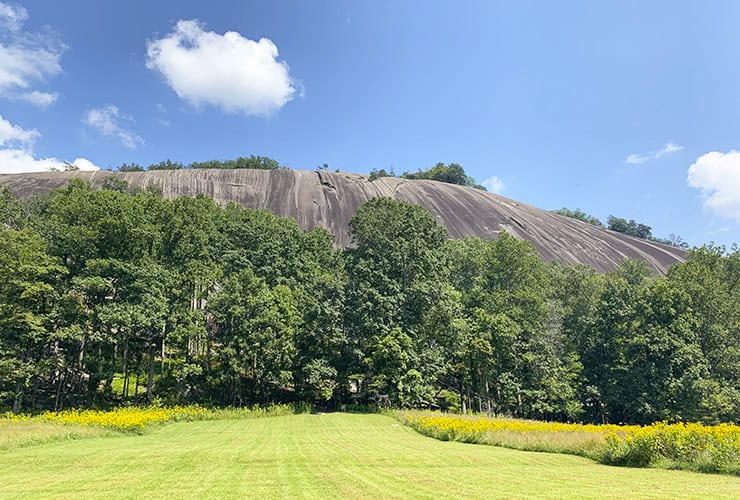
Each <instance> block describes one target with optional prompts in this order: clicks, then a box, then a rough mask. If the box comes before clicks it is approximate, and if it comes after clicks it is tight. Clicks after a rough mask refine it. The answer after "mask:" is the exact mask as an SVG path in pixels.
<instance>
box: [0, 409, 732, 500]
mask: <svg viewBox="0 0 740 500" xmlns="http://www.w3.org/2000/svg"><path fill="white" fill-rule="evenodd" d="M206 413H207V412H206ZM285 413H289V414H285ZM268 414H270V413H264V414H262V415H257V414H252V415H251V416H253V417H258V416H263V415H268ZM271 414H274V415H278V416H272V417H270V418H239V415H238V412H233V411H231V412H229V413H226V414H225V415H221V416H219V415H214V414H211V415H208V414H205V415H200V416H196V417H192V419H191V420H189V421H188V419H189V418H191V417H183V418H184V420H183V419H180V417H177V418H175V417H173V418H171V419H168V420H167V421H165V422H151V423H150V424H147V426H146V428H145V429H146V432H137V431H132V430H125V431H114V430H112V428H111V427H106V426H104V425H100V424H99V423H98V424H94V425H90V423H89V422H88V423H87V424H85V425H80V424H79V423H71V424H61V423H52V422H48V421H47V422H43V421H39V420H37V419H36V418H37V417H32V418H30V419H27V420H20V421H13V422H11V421H10V420H9V419H6V421H5V422H4V423H3V424H1V425H2V427H0V429H2V430H0V433H5V432H6V431H7V429H8V428H14V427H17V426H28V425H44V426H57V427H59V428H66V427H70V428H75V429H76V428H80V427H82V428H87V429H95V430H99V431H102V432H104V433H106V434H105V435H102V436H94V435H88V436H80V437H79V439H75V440H68V439H62V440H58V441H50V440H46V441H42V442H39V443H36V444H33V445H28V444H27V445H25V446H22V447H17V446H16V447H6V448H5V449H3V450H0V497H2V498H6V497H20V498H23V497H33V498H39V497H55V498H79V497H85V498H104V497H105V498H134V497H141V498H172V497H196V498H244V497H250V498H256V497H259V498H293V497H297V498H340V497H342V498H348V497H349V498H368V497H372V498H380V497H382V498H401V497H404V498H439V497H467V498H491V497H507V498H512V497H514V498H527V497H530V498H531V497H548V498H553V497H556V498H564V497H568V498H624V497H634V496H640V497H643V498H733V497H734V498H737V496H738V495H739V494H740V478H737V477H733V476H731V475H710V474H699V473H695V472H687V471H673V470H663V469H651V468H631V467H613V466H606V465H601V464H598V463H595V462H594V461H593V460H590V459H588V458H584V457H580V456H574V455H567V454H555V453H538V452H527V451H520V450H513V449H508V448H503V447H497V446H478V445H471V444H466V443H461V442H456V441H441V440H436V439H430V438H428V437H425V436H422V435H420V434H419V433H418V432H416V431H415V430H414V429H412V428H411V427H408V426H405V425H403V424H402V423H400V422H399V421H398V420H397V419H395V418H393V417H391V416H388V415H378V414H346V413H331V414H308V413H299V414H294V413H293V412H292V411H290V412H287V411H286V412H283V411H282V410H277V411H274V412H273V413H271ZM249 415H250V414H248V413H245V416H249ZM220 417H227V418H220ZM178 419H179V420H178Z"/></svg>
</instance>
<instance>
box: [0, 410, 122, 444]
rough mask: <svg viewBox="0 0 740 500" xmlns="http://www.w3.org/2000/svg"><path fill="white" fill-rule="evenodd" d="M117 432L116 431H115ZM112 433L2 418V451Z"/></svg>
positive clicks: (0, 428)
mask: <svg viewBox="0 0 740 500" xmlns="http://www.w3.org/2000/svg"><path fill="white" fill-rule="evenodd" d="M113 432H115V431H113ZM111 433H112V431H110V430H106V429H104V428H101V427H93V426H86V425H72V424H69V425H59V424H53V423H48V422H34V421H11V420H9V419H2V418H0V451H2V450H11V449H16V448H24V447H26V446H34V445H37V444H44V443H50V442H53V441H65V440H72V439H83V438H90V437H102V436H107V435H110V434H111Z"/></svg>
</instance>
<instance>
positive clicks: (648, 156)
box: [625, 142, 683, 165]
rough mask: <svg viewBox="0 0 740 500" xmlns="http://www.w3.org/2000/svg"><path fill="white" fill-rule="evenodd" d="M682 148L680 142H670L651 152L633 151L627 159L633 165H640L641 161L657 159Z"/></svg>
mask: <svg viewBox="0 0 740 500" xmlns="http://www.w3.org/2000/svg"><path fill="white" fill-rule="evenodd" d="M682 149H683V146H679V145H678V144H674V143H672V142H668V143H666V145H665V146H663V147H662V148H660V149H658V150H657V151H650V152H649V153H633V154H631V155H629V156H628V157H627V159H626V160H625V161H626V162H627V163H630V164H632V165H639V164H641V163H645V162H647V161H650V160H657V159H658V158H660V157H661V156H665V155H667V154H670V153H675V152H676V151H681V150H682Z"/></svg>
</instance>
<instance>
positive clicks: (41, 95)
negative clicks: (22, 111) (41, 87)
mask: <svg viewBox="0 0 740 500" xmlns="http://www.w3.org/2000/svg"><path fill="white" fill-rule="evenodd" d="M58 97H59V94H57V93H56V92H39V91H38V90H34V91H33V92H23V93H21V94H18V96H17V99H20V100H21V101H26V102H30V103H31V104H34V105H36V106H38V107H40V108H45V107H46V106H49V105H50V104H53V103H54V102H56V100H57V98H58Z"/></svg>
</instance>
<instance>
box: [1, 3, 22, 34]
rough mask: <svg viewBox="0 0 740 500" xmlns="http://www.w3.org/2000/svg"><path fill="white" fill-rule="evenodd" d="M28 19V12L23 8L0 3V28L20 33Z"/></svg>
mask: <svg viewBox="0 0 740 500" xmlns="http://www.w3.org/2000/svg"><path fill="white" fill-rule="evenodd" d="M26 19H28V11H27V10H26V9H24V8H23V7H21V6H15V5H8V4H6V3H3V2H0V28H4V29H7V30H9V31H18V30H19V29H20V28H21V26H23V23H24V22H25V21H26Z"/></svg>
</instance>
